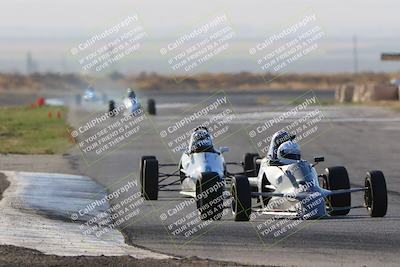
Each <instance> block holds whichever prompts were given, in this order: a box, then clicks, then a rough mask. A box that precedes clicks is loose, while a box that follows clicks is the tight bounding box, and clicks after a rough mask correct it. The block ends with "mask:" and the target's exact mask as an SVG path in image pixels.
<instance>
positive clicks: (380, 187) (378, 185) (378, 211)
mask: <svg viewBox="0 0 400 267" xmlns="http://www.w3.org/2000/svg"><path fill="white" fill-rule="evenodd" d="M365 187H366V188H367V189H366V190H365V194H364V201H365V206H366V208H367V210H368V213H369V215H370V216H371V217H384V216H385V215H386V212H387V205H388V200H387V188H386V181H385V176H384V175H383V173H382V172H381V171H376V170H375V171H370V172H367V177H366V178H365Z"/></svg>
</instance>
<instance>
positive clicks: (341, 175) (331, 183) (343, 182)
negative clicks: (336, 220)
mask: <svg viewBox="0 0 400 267" xmlns="http://www.w3.org/2000/svg"><path fill="white" fill-rule="evenodd" d="M322 178H323V179H324V186H323V187H324V188H325V189H327V190H339V189H350V179H349V174H348V173H347V170H346V168H345V167H343V166H336V167H330V168H326V169H325V175H323V177H322ZM328 201H329V202H330V206H331V207H332V208H333V209H334V208H339V209H340V210H332V211H330V212H329V214H330V215H331V216H338V215H347V214H348V213H349V212H350V209H346V207H350V206H351V195H350V193H345V194H339V195H333V196H330V197H328Z"/></svg>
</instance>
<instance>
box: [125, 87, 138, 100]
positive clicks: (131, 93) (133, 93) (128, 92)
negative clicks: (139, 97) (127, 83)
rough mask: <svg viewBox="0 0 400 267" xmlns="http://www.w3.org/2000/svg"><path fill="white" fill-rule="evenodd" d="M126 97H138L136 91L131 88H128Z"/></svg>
mask: <svg viewBox="0 0 400 267" xmlns="http://www.w3.org/2000/svg"><path fill="white" fill-rule="evenodd" d="M126 95H127V96H128V98H135V97H136V94H135V91H133V90H132V89H131V88H128V89H127V90H126Z"/></svg>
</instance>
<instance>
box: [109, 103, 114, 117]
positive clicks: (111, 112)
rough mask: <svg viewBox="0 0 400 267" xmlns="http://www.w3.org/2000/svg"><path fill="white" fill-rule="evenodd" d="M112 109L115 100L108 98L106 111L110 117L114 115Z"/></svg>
mask: <svg viewBox="0 0 400 267" xmlns="http://www.w3.org/2000/svg"><path fill="white" fill-rule="evenodd" d="M114 110H115V101H114V100H110V101H108V112H109V113H110V114H111V117H114V116H115V114H114Z"/></svg>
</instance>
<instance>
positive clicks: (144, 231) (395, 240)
mask: <svg viewBox="0 0 400 267" xmlns="http://www.w3.org/2000/svg"><path fill="white" fill-rule="evenodd" d="M304 95H306V96H310V97H311V96H316V98H317V100H318V101H320V102H323V101H325V100H329V99H332V97H333V94H332V93H331V92H305V91H293V92H285V93H279V92H271V93H268V92H267V93H227V94H224V93H221V94H220V95H218V94H217V95H214V96H212V97H211V98H210V94H206V93H201V94H200V93H198V94H191V93H175V94H153V96H152V97H154V98H155V99H156V101H157V106H158V114H157V116H151V117H150V116H148V117H147V119H146V121H145V122H144V123H146V124H148V125H147V126H146V127H144V128H145V129H146V131H145V132H143V134H140V136H139V135H138V137H137V138H135V139H132V140H131V141H129V143H128V144H126V145H124V146H122V147H120V148H119V149H117V150H115V151H113V152H112V153H110V154H107V155H105V156H104V157H103V158H101V159H100V160H98V161H97V162H95V163H93V164H92V165H90V166H85V165H83V166H84V168H83V171H84V172H85V173H84V174H85V175H88V176H89V177H92V178H93V179H95V180H96V181H98V182H99V183H100V184H102V185H103V186H105V187H106V188H107V190H108V192H109V193H112V192H115V191H116V190H118V188H120V187H121V186H123V185H124V183H127V181H128V180H135V179H139V165H140V158H141V156H143V155H155V156H156V157H157V159H158V160H159V162H161V163H171V162H173V161H174V160H176V159H178V158H179V153H173V152H171V149H169V147H168V146H169V144H170V142H174V141H173V139H174V138H177V137H178V136H179V134H180V133H184V132H185V131H187V130H189V129H191V128H193V127H196V126H198V125H197V124H198V121H191V122H189V123H186V124H185V125H184V126H182V128H181V129H179V131H176V132H174V133H170V134H169V135H168V136H167V137H166V138H162V137H161V136H160V132H161V131H162V130H163V129H168V127H169V126H171V125H173V124H174V123H175V122H177V121H180V120H181V119H182V118H183V117H185V115H187V114H191V113H193V110H197V109H198V107H199V105H200V107H204V106H206V104H204V103H208V102H207V101H210V103H211V102H212V101H216V99H217V98H218V97H224V96H225V97H227V99H228V102H229V105H228V104H227V106H224V107H223V108H225V109H226V108H227V107H229V110H230V112H231V113H230V114H235V115H234V116H233V119H232V120H228V121H227V122H226V123H225V124H224V125H223V127H222V128H224V127H228V128H225V130H226V131H225V132H224V131H223V130H221V132H220V135H219V137H217V138H216V142H217V145H218V146H227V147H229V148H230V152H227V153H226V154H225V159H226V160H227V161H241V160H242V158H243V154H244V153H245V152H255V151H256V144H257V142H258V141H260V140H262V139H263V138H264V137H266V136H268V135H271V134H273V132H274V131H275V130H278V129H279V128H282V127H284V126H286V125H288V124H290V123H291V122H293V121H295V119H294V120H291V119H288V120H285V121H282V122H280V123H277V124H275V125H274V126H273V127H271V128H270V129H268V130H267V131H265V132H263V133H260V134H259V135H261V136H259V135H258V136H257V137H256V138H260V139H254V140H252V139H251V138H250V137H249V129H253V128H254V127H253V126H254V125H260V124H261V122H263V121H266V120H270V119H272V118H274V117H279V115H280V114H282V113H284V112H286V111H288V110H291V109H292V108H293V107H295V106H296V105H298V104H299V103H301V101H299V99H300V100H301V99H303V97H304ZM299 96H300V98H299V99H297V100H295V99H296V98H297V97H299ZM205 99H208V100H205ZM203 100H204V101H206V102H202V101H203ZM291 101H294V103H292V104H290V103H291ZM195 104H197V106H194V105H195ZM308 108H310V109H313V110H318V112H321V113H323V118H322V119H321V120H320V121H318V122H316V125H317V128H316V132H314V131H312V132H310V134H309V135H307V136H306V137H305V138H304V140H302V141H301V142H300V143H301V144H302V153H303V158H305V159H307V160H310V161H311V160H312V159H313V157H314V156H317V155H323V156H325V162H323V163H321V164H319V165H318V166H317V170H318V171H319V172H322V171H323V170H324V168H325V167H328V166H337V165H344V166H346V167H347V170H348V172H349V174H350V179H351V183H352V185H353V186H362V185H363V183H364V177H365V173H366V171H368V170H372V169H380V170H382V171H383V172H384V174H385V176H386V182H387V188H388V190H389V195H388V197H389V208H388V212H387V215H386V217H384V218H370V217H369V216H368V214H367V211H366V210H365V209H354V210H352V211H351V212H350V214H349V215H348V216H344V217H334V218H327V219H320V220H314V221H298V220H285V219H275V218H273V217H272V216H270V215H259V214H254V215H255V216H254V217H253V219H252V220H251V222H234V221H233V220H232V217H231V214H230V210H228V209H227V210H226V211H227V212H228V211H229V212H228V213H227V214H226V215H225V216H224V217H223V219H222V220H221V221H216V222H211V223H209V224H206V223H203V222H198V221H195V218H197V214H196V213H195V204H193V203H190V202H189V201H190V199H189V198H185V197H184V196H181V195H179V194H178V192H176V191H166V192H160V194H159V200H157V201H145V202H144V203H143V204H141V205H140V206H139V207H138V209H136V207H135V210H137V212H138V213H137V214H135V215H132V216H131V218H129V219H128V220H125V221H123V222H121V223H120V224H119V225H117V227H118V228H119V229H120V230H122V232H123V233H124V235H125V237H126V242H128V243H131V244H135V245H138V246H142V247H146V248H149V249H151V250H154V251H159V252H163V253H168V254H172V255H178V256H198V257H201V258H210V259H217V260H227V261H235V262H241V263H252V264H265V265H280V266H282V265H283V266H313V265H323V266H331V265H346V266H348V265H354V266H364V265H365V266H377V265H378V264H380V265H384V266H395V265H397V266H398V264H399V255H400V215H399V214H400V174H399V171H398V169H399V163H398V162H399V160H400V156H399V155H400V142H399V141H398V140H399V139H398V138H399V134H400V115H399V113H395V112H392V111H390V110H384V109H381V108H372V107H366V106H324V105H322V106H320V105H318V103H317V104H314V105H310V106H308ZM185 110H186V111H185ZM218 112H219V110H217V111H216V110H213V111H211V113H212V114H215V113H218ZM211 113H210V114H211ZM87 114H89V113H88V112H87V111H86V110H85V109H83V108H82V107H78V108H75V109H74V110H73V111H72V113H71V118H70V119H71V121H72V122H73V124H74V126H75V127H79V126H80V125H81V122H78V121H79V120H81V119H82V117H83V115H87ZM179 114H181V115H179ZM210 114H208V115H207V116H208V118H209V117H210ZM301 114H303V113H301ZM301 114H300V115H299V114H297V115H298V116H300V117H301V116H302V115H301ZM223 115H224V116H223V117H224V118H226V117H227V116H226V114H223ZM220 119H222V118H220ZM114 120H118V118H114ZM304 123H306V121H303V124H304ZM110 124H111V122H110ZM222 128H221V127H220V128H219V129H222ZM306 128H308V129H309V128H310V127H309V125H307V127H306ZM314 129H315V128H314ZM98 130H101V129H98ZM178 133H179V134H178ZM73 153H75V154H76V155H79V152H78V150H77V149H75V150H74V151H73ZM170 170H173V168H172V169H170ZM230 170H231V171H239V170H238V169H237V168H236V169H235V168H230ZM171 188H175V189H177V188H178V187H171ZM135 190H137V188H135ZM132 194H133V191H128V192H125V193H122V194H121V195H120V196H119V198H118V199H113V200H112V202H111V204H113V205H117V204H118V203H121V202H122V201H123V200H124V199H127V198H129V197H130V196H131V195H132ZM362 197H363V195H362V194H360V193H354V194H353V195H352V204H353V205H359V204H362ZM190 220H192V224H189V225H187V227H186V228H185V229H184V228H182V227H181V228H180V229H181V230H182V231H180V232H179V231H178V230H177V229H178V228H179V227H180V226H182V225H184V224H186V223H188V222H189V221H190ZM174 223H176V224H174ZM202 223H203V224H202ZM266 225H268V227H271V226H272V225H274V226H275V228H273V229H272V228H270V230H271V231H269V232H266V231H263V230H265V229H266ZM285 226H286V227H285ZM194 228H196V229H195V230H193V229H194ZM175 230H177V231H175ZM174 231H175V232H174ZM185 235H186V236H185Z"/></svg>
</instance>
